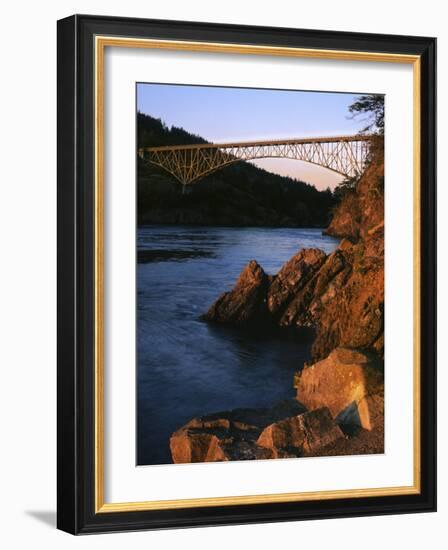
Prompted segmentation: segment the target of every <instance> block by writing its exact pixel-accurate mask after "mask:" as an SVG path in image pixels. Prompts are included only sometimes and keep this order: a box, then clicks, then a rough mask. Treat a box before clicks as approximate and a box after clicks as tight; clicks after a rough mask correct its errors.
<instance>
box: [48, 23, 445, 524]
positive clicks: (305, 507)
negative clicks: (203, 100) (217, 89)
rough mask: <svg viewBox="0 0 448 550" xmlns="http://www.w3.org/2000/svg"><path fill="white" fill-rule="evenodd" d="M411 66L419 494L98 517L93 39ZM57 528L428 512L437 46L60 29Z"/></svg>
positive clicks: (77, 26)
mask: <svg viewBox="0 0 448 550" xmlns="http://www.w3.org/2000/svg"><path fill="white" fill-rule="evenodd" d="M97 35H103V36H109V35H110V36H121V37H138V38H152V39H164V40H177V41H179V40H182V41H189V40H194V41H199V42H213V43H225V44H240V43H244V44H251V45H257V46H276V47H292V48H309V49H325V50H344V51H349V52H350V51H355V52H383V53H391V54H405V55H415V56H419V57H420V62H421V63H420V68H421V69H420V70H421V89H420V98H421V109H420V120H421V125H420V128H421V133H420V144H421V162H420V167H421V174H420V176H421V177H420V219H421V256H420V266H421V271H420V280H421V288H420V296H421V312H420V335H421V345H420V361H421V365H422V368H421V371H420V372H421V380H420V387H421V394H420V398H421V417H420V426H421V438H420V458H421V479H420V482H421V485H420V489H421V490H420V493H419V494H412V495H390V496H377V497H354V498H343V499H331V500H313V501H301V502H277V503H263V504H250V505H246V504H244V505H232V506H207V507H195V508H185V509H182V508H180V509H179V508H177V509H163V510H135V511H122V512H120V511H115V512H102V513H96V511H95V433H94V432H95V429H94V418H95V391H94V389H95V386H94V384H95V379H94V361H95V350H94V346H95V342H94V330H95V327H94V322H95V319H94V309H95V295H94V294H95V281H94V276H95V275H94V271H95V270H94V261H95V246H94V243H95V239H94V231H95V219H94V217H95V209H94V203H95V191H94V190H95V186H94V174H95V157H94V155H95V143H94V139H95V138H94V134H95V127H94V125H95V121H94V102H95V96H94V63H95V59H94V55H93V46H94V40H95V36H97ZM57 68H58V90H57V96H58V107H57V114H58V127H57V131H58V169H57V176H58V272H57V276H58V336H57V337H58V387H57V390H58V401H57V407H58V411H57V418H58V429H57V435H58V447H57V449H58V471H57V482H58V492H57V500H58V504H57V509H58V511H57V525H58V528H59V529H62V530H64V531H67V532H69V533H73V534H83V533H99V532H112V531H128V530H139V529H162V528H175V527H193V526H210V525H231V524H242V523H258V522H260V523H261V522H274V521H291V520H306V519H322V518H338V517H354V516H370V515H386V514H401V513H411V512H430V511H435V510H436V207H435V200H436V170H435V167H436V127H435V120H436V116H435V113H436V39H434V38H427V37H412V36H394V35H381V34H360V33H346V32H336V31H317V30H302V29H300V30H299V29H287V28H268V27H252V26H240V25H222V24H215V23H192V22H183V21H161V20H142V19H130V18H124V17H100V16H90V15H74V16H71V17H68V18H66V19H62V20H60V21H58V62H57Z"/></svg>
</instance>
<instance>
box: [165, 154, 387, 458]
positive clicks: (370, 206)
mask: <svg viewBox="0 0 448 550" xmlns="http://www.w3.org/2000/svg"><path fill="white" fill-rule="evenodd" d="M374 155H375V157H374V160H373V161H372V162H371V164H370V166H369V167H368V168H367V170H366V171H365V172H364V174H363V176H362V177H361V179H360V180H359V182H358V183H357V185H356V188H355V189H354V190H352V191H350V192H348V193H347V194H346V195H345V197H343V198H342V200H341V202H340V203H339V205H338V206H337V208H336V210H335V212H334V217H333V220H332V222H331V224H330V226H329V227H328V229H327V231H326V233H327V234H329V235H333V236H337V237H340V238H342V240H341V243H340V245H339V247H338V248H337V249H336V250H335V251H334V252H333V253H332V254H330V255H326V254H324V253H323V252H322V251H321V250H317V249H304V250H301V251H299V252H298V253H297V254H296V255H295V256H293V257H292V258H291V259H290V260H289V261H288V262H286V263H285V264H284V265H283V267H282V268H281V270H280V271H279V272H278V273H277V274H276V275H274V276H270V275H267V274H266V273H265V272H264V271H263V268H262V267H261V266H260V265H259V264H258V263H257V262H256V261H255V260H252V261H251V262H249V264H248V265H247V266H246V268H245V269H244V270H243V271H242V273H241V275H240V277H239V279H238V281H237V283H236V285H235V287H234V288H233V290H232V291H230V292H227V293H224V294H222V295H221V296H220V297H219V298H218V299H217V300H216V302H215V303H214V304H213V305H212V306H211V308H210V309H209V311H208V312H207V313H206V314H205V315H204V316H203V318H204V319H205V320H207V321H210V322H217V323H227V324H234V325H259V324H270V325H274V326H279V327H294V328H298V329H299V328H304V327H307V328H309V327H312V328H314V330H315V339H314V342H313V347H312V356H313V361H314V363H315V364H314V365H310V366H305V368H304V369H303V370H301V371H300V372H299V373H298V375H297V377H296V380H295V387H296V388H297V391H298V393H297V400H298V401H299V402H300V404H301V406H303V407H304V411H305V412H302V413H301V414H300V415H297V414H295V415H294V416H291V415H290V416H289V417H287V418H284V419H283V420H281V419H278V420H277V421H276V422H275V423H273V424H271V425H270V426H265V427H264V428H263V429H264V431H263V432H262V431H261V428H260V429H259V430H258V431H256V435H257V438H255V436H254V439H253V441H252V442H251V445H252V447H251V449H252V451H251V453H252V454H251V456H252V458H256V457H258V456H260V457H261V456H262V457H264V458H277V457H282V456H303V455H306V454H307V455H310V454H311V455H313V456H317V455H319V454H322V455H331V454H361V453H377V452H383V449H384V426H383V418H384V377H383V370H382V357H383V354H384V191H383V181H384V162H383V156H382V152H381V151H375V152H374ZM298 368H299V366H298ZM372 381H373V382H372ZM316 388H319V390H316ZM310 413H313V414H312V415H311V417H310V418H308V417H306V416H304V415H309V414H310ZM253 414H254V415H255V416H256V414H257V413H256V411H253ZM316 415H317V416H316ZM227 416H228V414H227ZM315 416H316V418H314V417H315ZM220 417H221V418H223V417H226V415H225V414H222V413H221V415H220ZM324 419H325V420H324ZM311 420H313V422H317V424H313V425H316V426H317V425H318V426H319V428H315V433H314V434H312V435H310V433H305V432H306V429H307V428H306V427H307V426H309V422H311ZM196 424H197V422H196ZM196 424H195V425H196ZM335 425H336V427H335ZM201 426H202V425H201ZM338 426H339V427H342V429H343V431H344V433H346V434H350V437H351V436H353V434H354V433H355V432H356V440H354V439H353V438H352V437H351V439H350V440H349V441H348V440H347V441H346V440H345V439H344V438H343V437H341V434H340V433H339V431H338V429H336V428H337V427H338ZM347 427H348V428H347ZM192 429H193V428H192V427H191V426H190V424H187V425H186V426H185V427H183V428H181V430H179V431H178V432H176V434H174V436H173V437H175V436H176V438H175V440H174V441H173V439H172V449H173V445H174V447H175V448H176V452H175V453H173V459H174V460H175V461H176V457H179V456H182V460H180V461H184V460H186V458H185V457H186V456H187V455H188V453H186V454H185V453H184V454H182V453H181V452H180V451H179V449H182V444H180V443H183V444H185V445H187V446H188V445H190V446H191V445H193V447H194V443H192V441H193V440H192V436H193V435H194V437H196V438H197V437H198V433H197V431H196V432H194V433H193V432H192ZM196 429H197V428H196ZM201 430H202V431H201ZM199 431H200V432H201V433H204V431H203V427H202V428H201V429H199ZM207 435H210V434H207ZM213 436H214V437H215V438H216V433H213ZM227 436H228V433H227V432H226V436H224V441H225V445H224V444H221V443H220V441H218V440H219V437H218V440H215V439H213V442H214V445H215V444H216V445H217V448H218V447H219V449H221V450H220V451H219V453H218V454H216V453H215V452H213V453H212V452H210V453H208V454H207V453H205V451H204V453H205V454H204V453H202V454H200V458H198V460H234V459H236V458H237V459H238V452H237V451H235V449H236V447H235V444H234V443H232V441H234V440H233V439H232V438H230V439H229V437H227ZM238 437H240V436H238ZM238 437H237V438H236V440H238V441H240V439H238ZM310 438H311V439H313V438H314V439H313V440H314V441H315V443H314V444H313V445H312V446H309V445H308V447H307V446H305V447H304V446H303V441H304V440H307V441H310ZM207 441H208V440H207ZM268 441H269V442H270V443H269V445H268V444H267V442H268ZM301 442H302V443H301ZM238 444H239V443H238ZM179 445H180V446H179ZM223 445H224V447H225V450H223V449H224V447H223ZM254 445H255V447H254ZM206 447H207V446H206ZM260 448H261V449H262V450H260ZM267 448H269V449H270V450H269V452H267V451H266V449H267ZM207 449H208V447H207ZM254 449H255V450H254ZM207 452H208V451H207ZM235 453H236V454H235ZM269 453H270V455H269ZM190 454H191V453H190ZM268 455H269V456H268ZM191 456H192V455H191ZM235 456H236V458H235ZM243 458H249V456H243V455H241V456H240V458H239V459H243Z"/></svg>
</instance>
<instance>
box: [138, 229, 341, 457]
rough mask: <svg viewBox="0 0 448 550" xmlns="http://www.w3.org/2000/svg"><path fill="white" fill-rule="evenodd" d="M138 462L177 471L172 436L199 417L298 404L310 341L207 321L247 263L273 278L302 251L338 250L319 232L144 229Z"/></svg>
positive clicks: (140, 247)
mask: <svg viewBox="0 0 448 550" xmlns="http://www.w3.org/2000/svg"><path fill="white" fill-rule="evenodd" d="M137 241H138V261H139V263H138V267H137V363H138V372H137V396H138V400H137V407H138V410H137V414H138V438H137V455H138V457H137V462H138V464H163V463H169V462H171V459H170V453H169V437H170V435H171V433H172V432H173V431H175V430H176V429H177V428H179V427H181V426H182V425H183V424H184V423H185V422H187V421H188V420H190V419H191V418H192V417H194V416H199V415H203V414H206V413H209V412H215V411H219V410H228V409H232V408H236V407H262V406H268V405H271V404H273V403H274V402H275V401H280V400H282V399H285V398H288V397H292V396H293V395H294V391H293V388H292V375H293V372H294V370H296V369H297V368H299V367H300V366H301V365H302V364H303V361H306V360H308V359H309V351H310V342H309V341H298V340H297V338H296V337H293V336H292V335H291V333H289V332H285V333H280V334H275V335H267V334H259V333H254V332H247V331H241V330H235V329H232V328H229V327H221V326H216V325H209V324H206V323H204V322H202V321H200V319H199V316H200V315H201V314H202V313H204V312H205V311H206V310H207V309H208V308H209V306H210V305H211V304H212V302H213V301H214V300H215V299H216V298H217V297H218V296H219V295H220V294H221V293H222V292H224V291H225V290H230V289H231V288H232V287H233V285H234V283H235V280H236V279H237V277H238V275H239V273H240V272H241V270H242V269H243V267H244V266H245V265H246V264H247V262H248V261H250V260H252V259H256V260H257V261H258V262H259V263H260V264H261V265H262V266H263V268H264V269H265V271H266V272H267V273H270V274H274V273H276V272H277V271H278V270H279V269H280V267H281V265H282V264H283V263H284V262H285V261H286V260H288V259H289V258H290V257H291V256H292V255H293V254H295V253H296V252H297V251H298V250H300V249H301V248H310V247H317V248H320V249H322V250H324V251H325V252H331V251H332V250H334V248H336V245H337V241H336V240H335V239H332V238H330V237H325V236H322V235H321V231H320V230H319V229H296V228H294V229H289V228H286V229H282V228H280V229H272V228H223V227H216V228H213V227H182V226H173V227H171V226H145V227H141V228H139V230H138V238H137Z"/></svg>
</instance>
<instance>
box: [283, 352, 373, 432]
mask: <svg viewBox="0 0 448 550" xmlns="http://www.w3.org/2000/svg"><path fill="white" fill-rule="evenodd" d="M294 385H295V387H296V389H297V399H298V400H299V401H300V402H301V403H303V404H304V405H305V407H306V408H307V409H309V410H314V409H319V408H321V407H328V409H329V411H330V413H331V415H332V416H333V418H335V419H336V421H337V422H338V423H339V424H341V425H344V424H353V425H358V426H360V427H362V428H364V429H366V430H371V429H372V428H373V427H374V426H375V425H377V424H378V423H380V422H382V421H383V420H382V419H383V418H384V373H383V369H382V363H381V362H379V361H378V359H377V358H376V357H375V356H373V355H371V354H369V353H367V352H364V351H359V350H353V349H347V348H336V349H335V350H334V351H332V352H331V353H330V355H329V356H328V357H327V358H326V359H323V360H322V361H319V362H317V363H315V364H314V365H310V366H306V367H305V368H304V369H303V370H302V372H301V373H299V374H298V375H297V376H296V378H295V383H294Z"/></svg>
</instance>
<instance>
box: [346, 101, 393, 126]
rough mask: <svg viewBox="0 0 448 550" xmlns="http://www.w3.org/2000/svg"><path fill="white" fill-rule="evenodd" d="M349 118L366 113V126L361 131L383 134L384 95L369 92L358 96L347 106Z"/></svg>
mask: <svg viewBox="0 0 448 550" xmlns="http://www.w3.org/2000/svg"><path fill="white" fill-rule="evenodd" d="M348 110H349V111H350V113H351V114H352V117H351V118H355V117H357V116H359V115H366V118H365V119H364V120H365V121H366V122H367V126H366V127H365V128H363V129H362V130H361V132H370V133H374V134H379V135H384V95H382V94H369V95H361V96H359V97H358V98H357V99H356V101H355V102H354V103H352V104H351V105H350V107H349V108H348Z"/></svg>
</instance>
